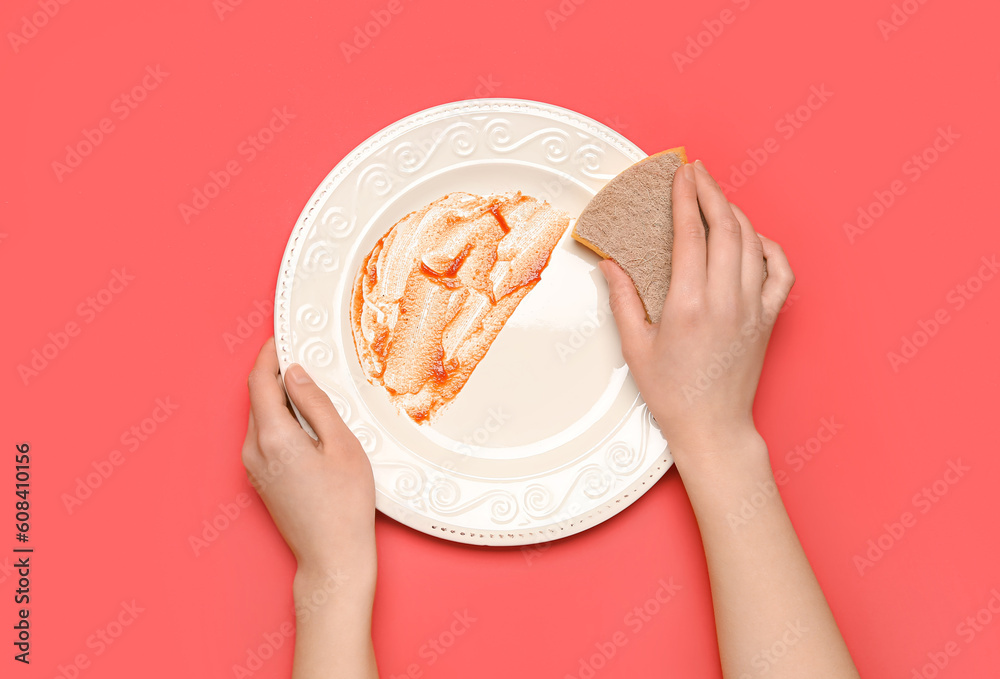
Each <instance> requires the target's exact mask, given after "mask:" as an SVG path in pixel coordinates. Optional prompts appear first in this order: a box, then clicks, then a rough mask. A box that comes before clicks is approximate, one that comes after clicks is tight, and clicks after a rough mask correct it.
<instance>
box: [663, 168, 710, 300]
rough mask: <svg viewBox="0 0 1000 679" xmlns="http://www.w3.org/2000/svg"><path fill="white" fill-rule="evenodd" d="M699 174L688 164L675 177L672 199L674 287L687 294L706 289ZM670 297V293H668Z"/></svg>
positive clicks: (672, 284)
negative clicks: (696, 174) (698, 183)
mask: <svg viewBox="0 0 1000 679" xmlns="http://www.w3.org/2000/svg"><path fill="white" fill-rule="evenodd" d="M694 175H695V170H694V167H693V166H692V165H690V164H689V163H685V164H684V165H681V166H680V167H679V168H677V171H676V172H675V173H674V186H673V193H672V196H671V202H672V209H673V222H674V249H673V253H672V255H671V272H670V287H671V289H672V288H674V287H677V288H678V292H683V293H684V294H698V295H700V294H701V291H702V290H703V289H704V287H705V267H706V264H707V259H706V254H705V253H706V249H705V248H706V243H705V225H704V223H702V221H701V210H699V208H698V187H697V184H696V183H695V177H694ZM668 294H669V293H668Z"/></svg>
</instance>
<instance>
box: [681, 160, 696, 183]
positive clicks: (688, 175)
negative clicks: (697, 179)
mask: <svg viewBox="0 0 1000 679" xmlns="http://www.w3.org/2000/svg"><path fill="white" fill-rule="evenodd" d="M683 171H684V179H686V180H688V181H689V182H693V181H694V170H693V169H692V168H691V163H685V164H684V168H683Z"/></svg>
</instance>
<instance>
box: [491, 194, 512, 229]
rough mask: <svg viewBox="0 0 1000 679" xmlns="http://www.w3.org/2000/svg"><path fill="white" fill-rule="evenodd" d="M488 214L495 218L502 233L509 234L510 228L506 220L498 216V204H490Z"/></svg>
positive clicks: (500, 215)
mask: <svg viewBox="0 0 1000 679" xmlns="http://www.w3.org/2000/svg"><path fill="white" fill-rule="evenodd" d="M490 214H492V215H493V216H494V217H496V219H497V221H498V222H499V223H500V228H501V229H502V230H503V232H504V233H510V227H509V226H507V220H506V219H504V218H503V215H502V214H500V204H499V203H497V202H496V201H494V202H492V203H490Z"/></svg>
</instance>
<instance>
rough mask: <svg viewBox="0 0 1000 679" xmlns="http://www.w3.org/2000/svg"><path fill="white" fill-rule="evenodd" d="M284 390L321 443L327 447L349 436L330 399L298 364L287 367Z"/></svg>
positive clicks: (333, 447)
mask: <svg viewBox="0 0 1000 679" xmlns="http://www.w3.org/2000/svg"><path fill="white" fill-rule="evenodd" d="M285 388H286V389H287V390H288V396H289V397H290V398H291V400H292V403H294V404H295V407H296V408H298V409H299V412H300V413H301V414H302V417H304V418H305V419H306V422H308V423H309V426H310V427H312V428H313V431H315V432H316V435H317V436H319V440H320V442H321V443H326V444H328V445H329V444H331V443H333V442H334V441H336V440H337V439H339V438H341V437H342V436H344V434H345V433H347V434H350V430H349V429H348V428H347V425H345V424H344V421H343V420H342V419H340V414H339V413H338V412H337V409H336V408H335V407H334V405H333V402H332V401H331V400H330V397H329V396H327V394H326V392H325V391H323V389H321V388H320V386H319V385H318V384H316V383H315V382H314V381H313V380H312V378H311V377H309V375H308V374H307V373H306V371H305V369H304V368H303V367H302V366H301V365H299V364H298V363H293V364H292V365H290V366H288V370H286V371H285ZM330 449H336V446H330Z"/></svg>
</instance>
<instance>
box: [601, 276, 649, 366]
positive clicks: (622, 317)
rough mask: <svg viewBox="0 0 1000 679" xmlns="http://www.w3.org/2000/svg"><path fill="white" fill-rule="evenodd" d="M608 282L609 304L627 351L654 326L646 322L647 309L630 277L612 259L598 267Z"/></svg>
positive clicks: (623, 346)
mask: <svg viewBox="0 0 1000 679" xmlns="http://www.w3.org/2000/svg"><path fill="white" fill-rule="evenodd" d="M597 266H598V268H600V270H601V273H603V274H604V278H605V279H606V280H607V281H608V303H609V304H610V305H611V313H612V314H614V316H615V325H617V326H618V333H619V334H620V335H621V338H622V348H623V349H625V350H626V351H627V350H628V347H629V346H631V345H632V343H633V342H636V341H639V340H640V339H641V338H642V337H645V336H646V335H647V334H648V333H649V331H650V329H651V328H652V326H651V325H650V324H649V323H648V322H647V321H646V308H645V307H644V306H643V305H642V300H641V299H639V293H638V291H637V290H636V289H635V284H634V283H633V282H632V279H631V278H629V275H628V274H627V273H625V272H624V271H623V270H622V268H621V267H620V266H618V265H617V264H615V263H614V262H613V261H611V260H610V259H605V260H604V261H602V262H601V263H600V264H598V265H597Z"/></svg>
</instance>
